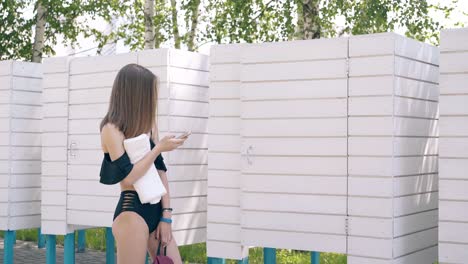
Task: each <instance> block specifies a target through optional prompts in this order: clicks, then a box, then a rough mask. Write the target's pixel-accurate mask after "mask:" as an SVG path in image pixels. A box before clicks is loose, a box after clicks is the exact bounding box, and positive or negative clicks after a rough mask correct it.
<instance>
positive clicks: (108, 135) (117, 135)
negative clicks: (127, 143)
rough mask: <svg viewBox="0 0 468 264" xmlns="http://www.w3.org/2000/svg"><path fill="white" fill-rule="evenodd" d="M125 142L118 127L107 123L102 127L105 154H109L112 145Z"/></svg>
mask: <svg viewBox="0 0 468 264" xmlns="http://www.w3.org/2000/svg"><path fill="white" fill-rule="evenodd" d="M123 140H124V135H123V133H122V132H121V131H120V130H119V128H118V127H117V126H116V125H114V124H112V123H107V124H105V125H104V126H103V127H102V130H101V146H102V150H103V152H109V151H108V150H109V147H110V148H112V145H115V144H116V143H117V142H120V143H122V142H123Z"/></svg>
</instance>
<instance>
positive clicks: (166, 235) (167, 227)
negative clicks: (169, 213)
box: [155, 221, 172, 247]
mask: <svg viewBox="0 0 468 264" xmlns="http://www.w3.org/2000/svg"><path fill="white" fill-rule="evenodd" d="M155 235H156V239H157V240H158V241H161V245H162V246H163V247H165V246H167V245H168V244H169V242H170V241H171V240H172V227H171V224H170V223H166V222H162V221H159V224H158V227H157V228H156V232H155Z"/></svg>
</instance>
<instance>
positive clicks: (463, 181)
mask: <svg viewBox="0 0 468 264" xmlns="http://www.w3.org/2000/svg"><path fill="white" fill-rule="evenodd" d="M440 44H441V46H440V49H441V57H440V200H439V263H458V264H461V263H466V262H467V260H468V28H464V29H449V30H443V31H442V32H441V40H440Z"/></svg>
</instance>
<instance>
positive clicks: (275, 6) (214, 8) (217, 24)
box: [204, 0, 294, 43]
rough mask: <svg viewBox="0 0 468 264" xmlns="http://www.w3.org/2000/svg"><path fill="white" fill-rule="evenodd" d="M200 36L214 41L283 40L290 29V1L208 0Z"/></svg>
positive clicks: (291, 30)
mask: <svg viewBox="0 0 468 264" xmlns="http://www.w3.org/2000/svg"><path fill="white" fill-rule="evenodd" d="M206 8H207V10H208V12H210V13H213V15H212V16H211V17H210V21H209V23H208V28H207V30H206V32H205V35H204V37H205V38H206V39H208V40H210V41H213V42H216V43H238V42H248V43H253V42H265V41H279V40H286V39H288V38H289V36H290V35H291V34H292V33H293V32H294V26H293V23H292V22H293V12H294V11H293V9H294V5H293V4H292V2H291V1H288V0H276V1H275V0H270V1H267V2H265V1H263V0H235V1H234V0H212V1H209V3H208V5H207V6H206Z"/></svg>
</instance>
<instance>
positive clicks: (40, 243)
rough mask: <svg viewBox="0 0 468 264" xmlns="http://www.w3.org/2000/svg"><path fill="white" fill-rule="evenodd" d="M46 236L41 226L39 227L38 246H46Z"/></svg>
mask: <svg viewBox="0 0 468 264" xmlns="http://www.w3.org/2000/svg"><path fill="white" fill-rule="evenodd" d="M45 240H46V239H45V236H44V235H43V234H42V232H41V228H40V227H39V228H38V229H37V247H38V248H44V247H45Z"/></svg>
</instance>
